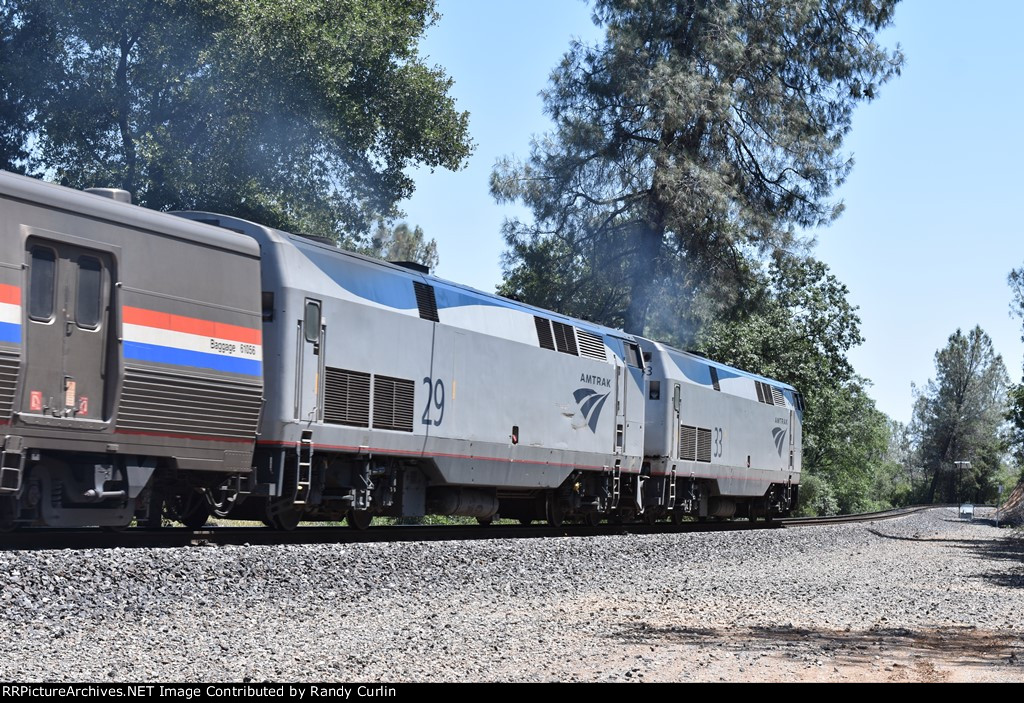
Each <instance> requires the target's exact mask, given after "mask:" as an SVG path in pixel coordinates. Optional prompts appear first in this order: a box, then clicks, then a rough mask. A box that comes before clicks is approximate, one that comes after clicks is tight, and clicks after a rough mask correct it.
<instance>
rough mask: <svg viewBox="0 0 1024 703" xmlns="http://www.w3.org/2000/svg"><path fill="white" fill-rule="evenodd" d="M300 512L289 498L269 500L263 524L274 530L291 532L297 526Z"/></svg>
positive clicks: (300, 515)
mask: <svg viewBox="0 0 1024 703" xmlns="http://www.w3.org/2000/svg"><path fill="white" fill-rule="evenodd" d="M301 519H302V513H301V512H300V511H299V509H298V508H296V507H295V504H294V503H293V502H292V501H290V500H281V499H279V500H271V501H268V502H267V516H266V517H265V518H263V524H264V525H266V526H267V527H270V528H273V529H275V530H281V531H283V532H291V531H292V530H294V529H295V528H296V527H298V526H299V521H300V520H301Z"/></svg>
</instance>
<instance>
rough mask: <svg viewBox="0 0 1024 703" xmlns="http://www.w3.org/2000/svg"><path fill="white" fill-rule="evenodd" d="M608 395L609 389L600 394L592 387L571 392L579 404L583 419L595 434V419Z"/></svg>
mask: <svg viewBox="0 0 1024 703" xmlns="http://www.w3.org/2000/svg"><path fill="white" fill-rule="evenodd" d="M609 395H611V391H608V392H607V393H605V394H604V395H601V394H599V393H598V392H597V391H595V390H594V389H593V388H580V389H579V390H577V391H576V392H575V393H573V394H572V397H573V398H575V399H576V402H577V403H578V404H579V406H580V412H581V413H582V414H583V419H584V420H586V421H587V424H588V425H590V431H591V432H593V433H594V434H597V419H598V418H599V417H601V408H603V407H604V401H606V400H608V396H609Z"/></svg>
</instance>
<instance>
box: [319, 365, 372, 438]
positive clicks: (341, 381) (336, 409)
mask: <svg viewBox="0 0 1024 703" xmlns="http://www.w3.org/2000/svg"><path fill="white" fill-rule="evenodd" d="M324 422H329V423H331V424H334V425H352V426H353V427H369V426H370V374H368V373H360V372H359V371H346V370H345V369H332V368H330V367H328V368H327V371H326V378H325V379H324Z"/></svg>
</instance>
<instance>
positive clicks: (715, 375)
mask: <svg viewBox="0 0 1024 703" xmlns="http://www.w3.org/2000/svg"><path fill="white" fill-rule="evenodd" d="M708 370H709V371H711V387H712V388H714V389H715V390H716V391H720V390H722V387H721V386H719V385H718V369H716V368H715V367H714V366H709V367H708Z"/></svg>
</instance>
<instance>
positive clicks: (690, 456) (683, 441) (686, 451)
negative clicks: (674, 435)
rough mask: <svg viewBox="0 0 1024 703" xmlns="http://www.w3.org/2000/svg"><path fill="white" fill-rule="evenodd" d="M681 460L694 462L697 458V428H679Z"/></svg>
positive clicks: (683, 426) (684, 426)
mask: <svg viewBox="0 0 1024 703" xmlns="http://www.w3.org/2000/svg"><path fill="white" fill-rule="evenodd" d="M679 458H680V459H686V460H688V461H694V460H696V458H697V428H696V427H688V426H687V425H681V426H680V427H679Z"/></svg>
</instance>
